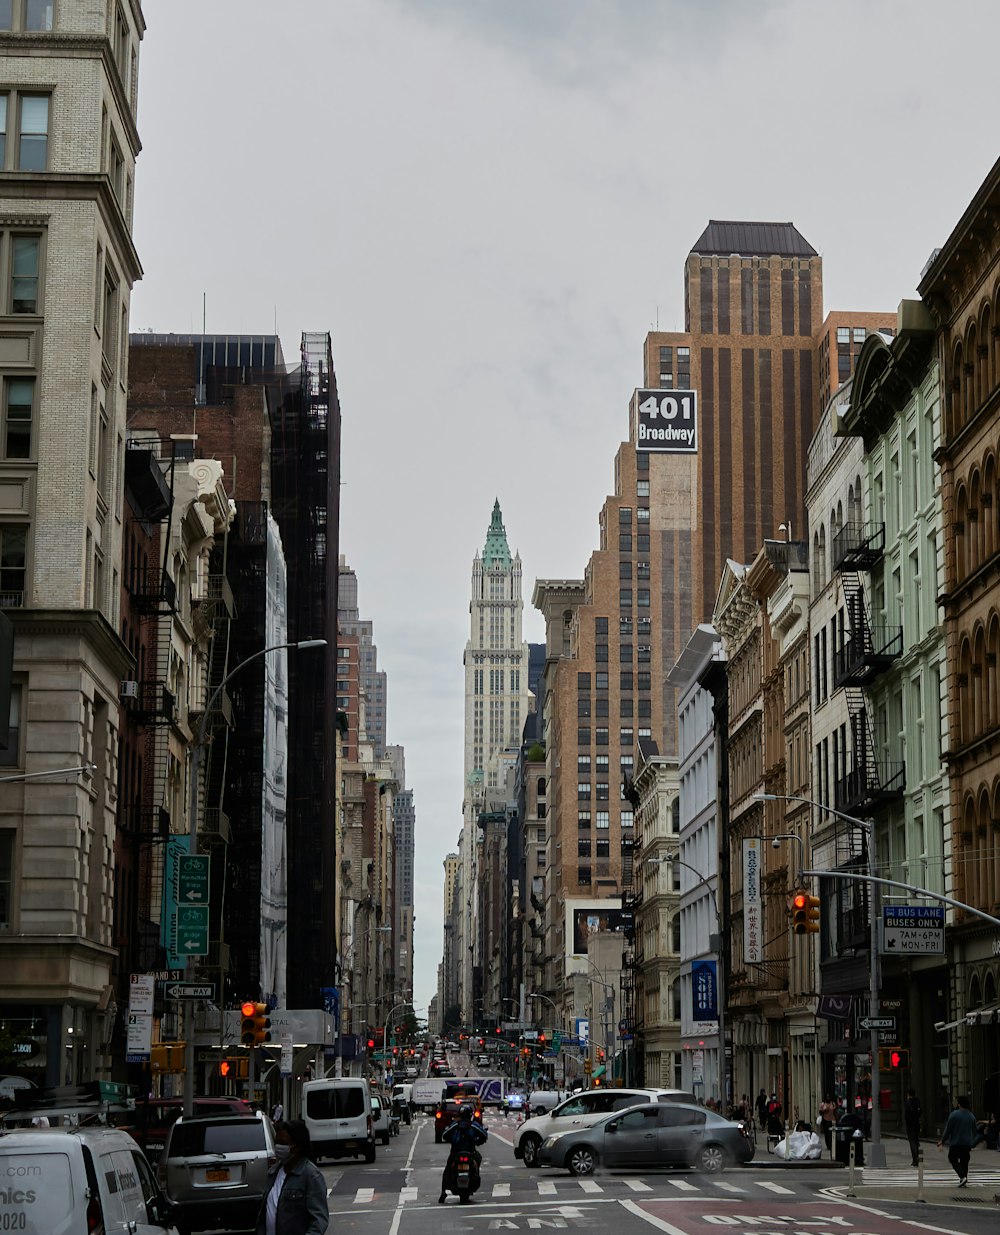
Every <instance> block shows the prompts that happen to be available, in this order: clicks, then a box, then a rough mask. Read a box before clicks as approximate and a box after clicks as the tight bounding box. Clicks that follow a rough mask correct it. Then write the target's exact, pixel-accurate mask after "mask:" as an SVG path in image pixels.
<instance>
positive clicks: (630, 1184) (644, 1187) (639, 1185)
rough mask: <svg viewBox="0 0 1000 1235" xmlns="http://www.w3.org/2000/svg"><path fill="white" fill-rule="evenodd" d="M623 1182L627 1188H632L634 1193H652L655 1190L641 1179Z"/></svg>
mask: <svg viewBox="0 0 1000 1235" xmlns="http://www.w3.org/2000/svg"><path fill="white" fill-rule="evenodd" d="M622 1182H623V1183H624V1184H625V1186H626V1188H631V1189H632V1191H633V1192H652V1191H653V1189H652V1188H651V1187H650V1186H649V1184H644V1183H643V1182H642V1180H641V1179H624V1180H622Z"/></svg>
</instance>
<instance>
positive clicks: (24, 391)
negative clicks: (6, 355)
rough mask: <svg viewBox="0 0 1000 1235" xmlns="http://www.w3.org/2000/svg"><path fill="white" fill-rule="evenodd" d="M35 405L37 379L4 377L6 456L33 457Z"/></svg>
mask: <svg viewBox="0 0 1000 1235" xmlns="http://www.w3.org/2000/svg"><path fill="white" fill-rule="evenodd" d="M34 406H35V379H34V378H33V377H7V378H5V379H4V426H3V442H4V458H6V459H30V458H31V423H32V416H33V413H34Z"/></svg>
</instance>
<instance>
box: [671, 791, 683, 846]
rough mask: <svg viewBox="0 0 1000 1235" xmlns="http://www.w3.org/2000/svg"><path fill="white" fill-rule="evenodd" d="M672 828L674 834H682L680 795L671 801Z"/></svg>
mask: <svg viewBox="0 0 1000 1235" xmlns="http://www.w3.org/2000/svg"><path fill="white" fill-rule="evenodd" d="M670 830H671V832H673V834H674V836H680V834H681V800H680V798H679V797H676V798H674V800H673V801H672V802H671V803H670Z"/></svg>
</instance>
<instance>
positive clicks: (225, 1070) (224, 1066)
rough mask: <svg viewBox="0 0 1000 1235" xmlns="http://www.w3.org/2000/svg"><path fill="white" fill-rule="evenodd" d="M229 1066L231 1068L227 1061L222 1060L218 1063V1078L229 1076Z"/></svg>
mask: <svg viewBox="0 0 1000 1235" xmlns="http://www.w3.org/2000/svg"><path fill="white" fill-rule="evenodd" d="M230 1066H231V1065H230V1063H229V1060H228V1059H224V1060H223V1061H222V1063H220V1064H219V1075H220V1076H228V1075H229V1068H230Z"/></svg>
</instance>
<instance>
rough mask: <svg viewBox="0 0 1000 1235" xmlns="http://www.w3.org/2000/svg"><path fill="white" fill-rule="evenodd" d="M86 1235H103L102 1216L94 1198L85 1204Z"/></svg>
mask: <svg viewBox="0 0 1000 1235" xmlns="http://www.w3.org/2000/svg"><path fill="white" fill-rule="evenodd" d="M87 1235H104V1215H103V1214H102V1213H101V1202H100V1201H99V1200H98V1199H97V1197H96V1196H92V1197H91V1198H90V1200H89V1201H88V1202H87Z"/></svg>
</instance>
